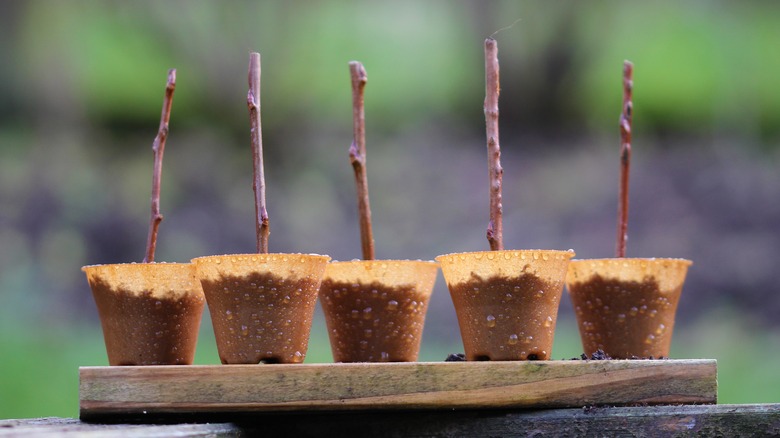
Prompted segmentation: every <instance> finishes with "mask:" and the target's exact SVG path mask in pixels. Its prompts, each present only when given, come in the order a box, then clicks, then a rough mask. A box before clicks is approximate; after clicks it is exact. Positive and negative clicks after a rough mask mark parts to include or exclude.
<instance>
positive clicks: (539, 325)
mask: <svg viewBox="0 0 780 438" xmlns="http://www.w3.org/2000/svg"><path fill="white" fill-rule="evenodd" d="M573 256H574V252H573V251H547V250H523V251H491V252H478V253H464V254H451V255H447V256H440V257H437V258H436V260H437V261H439V262H440V263H441V266H442V271H443V273H444V277H445V279H447V286H448V287H449V290H450V295H451V296H452V301H453V304H454V305H455V311H456V313H457V315H458V324H459V326H460V331H461V338H462V340H463V346H464V349H465V351H466V353H465V357H466V359H467V360H470V361H479V360H547V359H549V358H550V354H551V352H552V344H553V337H554V333H555V324H556V321H557V316H558V305H559V303H560V298H561V292H562V291H563V278H564V276H565V275H566V267H567V265H568V262H569V259H570V258H571V257H573Z"/></svg>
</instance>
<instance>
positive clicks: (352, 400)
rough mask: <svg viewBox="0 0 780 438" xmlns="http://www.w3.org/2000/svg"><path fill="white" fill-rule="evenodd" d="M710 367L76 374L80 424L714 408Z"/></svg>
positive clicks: (631, 363)
mask: <svg viewBox="0 0 780 438" xmlns="http://www.w3.org/2000/svg"><path fill="white" fill-rule="evenodd" d="M716 374H717V365H716V361H715V360H713V359H695V360H693V359H691V360H604V361H533V362H435V363H434V362H416V363H383V364H378V363H357V364H343V363H338V364H303V365H202V366H198V365H195V366H147V367H82V368H80V369H79V379H80V386H79V399H80V415H81V418H82V419H88V418H96V417H112V416H113V417H117V418H118V417H122V416H139V415H143V416H146V417H148V418H153V417H155V416H159V417H165V416H166V415H169V414H180V415H181V414H183V415H189V414H198V413H220V414H225V413H229V414H241V413H257V412H278V411H339V410H397V409H404V410H419V409H456V408H457V409H484V408H518V407H520V408H564V407H582V406H588V405H611V406H627V405H637V404H674V403H680V404H685V403H689V404H690V403H715V402H716V400H717V376H716Z"/></svg>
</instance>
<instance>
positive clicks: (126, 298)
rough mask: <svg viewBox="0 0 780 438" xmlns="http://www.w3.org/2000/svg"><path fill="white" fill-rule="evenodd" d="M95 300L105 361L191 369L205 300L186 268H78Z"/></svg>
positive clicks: (162, 265) (191, 269) (191, 270)
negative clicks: (87, 282) (103, 342)
mask: <svg viewBox="0 0 780 438" xmlns="http://www.w3.org/2000/svg"><path fill="white" fill-rule="evenodd" d="M82 270H83V271H84V272H86V274H87V279H88V281H89V284H90V288H91V289H92V294H93V296H94V298H95V303H96V304H97V307H98V313H99V314H100V321H101V325H102V328H103V338H104V340H105V343H106V352H107V354H108V362H109V364H110V365H112V366H120V365H191V364H192V362H193V359H194V357H195V348H196V345H197V340H198V330H199V329H200V321H201V317H202V315H203V307H204V305H205V298H204V296H203V291H202V290H201V288H200V283H199V282H198V281H197V279H196V278H195V268H194V267H193V266H192V265H189V264H174V263H159V264H158V263H149V264H119V265H95V266H85V267H84V268H82Z"/></svg>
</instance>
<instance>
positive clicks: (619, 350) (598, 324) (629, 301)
mask: <svg viewBox="0 0 780 438" xmlns="http://www.w3.org/2000/svg"><path fill="white" fill-rule="evenodd" d="M690 265H691V261H690V260H684V259H636V258H614V259H591V260H574V261H572V262H571V264H570V265H569V272H568V275H567V277H566V285H567V288H568V290H569V296H570V297H571V300H572V303H573V305H574V310H575V313H576V315H577V323H578V325H579V328H580V337H581V338H582V347H583V348H584V350H585V352H586V353H587V354H590V353H592V352H595V351H597V350H598V349H601V350H603V351H604V352H605V353H607V354H608V355H609V356H611V357H613V358H615V359H629V358H632V357H637V358H649V357H651V356H652V357H655V358H658V357H668V356H669V346H670V344H671V342H672V331H673V330H674V316H675V312H676V311H677V302H678V301H679V300H680V293H681V292H682V287H683V283H684V282H685V275H686V273H687V272H688V266H690Z"/></svg>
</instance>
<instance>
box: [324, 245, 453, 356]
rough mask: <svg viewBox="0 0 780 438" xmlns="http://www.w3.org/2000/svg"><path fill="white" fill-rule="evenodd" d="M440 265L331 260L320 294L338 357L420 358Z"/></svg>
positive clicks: (399, 261) (332, 342) (331, 340)
mask: <svg viewBox="0 0 780 438" xmlns="http://www.w3.org/2000/svg"><path fill="white" fill-rule="evenodd" d="M438 269H439V268H438V265H437V264H436V263H434V262H422V261H407V260H392V261H390V260H383V261H352V262H334V263H331V264H330V265H328V269H326V274H325V279H324V280H323V282H322V286H321V287H320V300H321V303H322V308H323V311H324V313H325V321H326V323H327V326H328V335H329V337H330V342H331V350H332V352H333V359H334V361H335V362H413V361H416V360H417V358H418V356H419V352H420V342H421V340H422V332H423V326H424V324H425V315H426V312H427V310H428V301H429V298H430V296H431V292H432V291H433V284H434V282H435V280H436V274H437V272H438Z"/></svg>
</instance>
